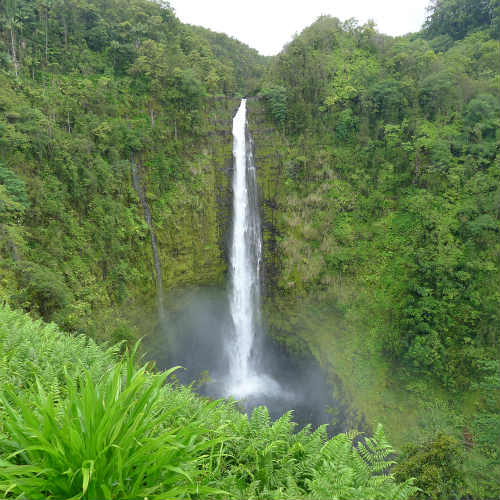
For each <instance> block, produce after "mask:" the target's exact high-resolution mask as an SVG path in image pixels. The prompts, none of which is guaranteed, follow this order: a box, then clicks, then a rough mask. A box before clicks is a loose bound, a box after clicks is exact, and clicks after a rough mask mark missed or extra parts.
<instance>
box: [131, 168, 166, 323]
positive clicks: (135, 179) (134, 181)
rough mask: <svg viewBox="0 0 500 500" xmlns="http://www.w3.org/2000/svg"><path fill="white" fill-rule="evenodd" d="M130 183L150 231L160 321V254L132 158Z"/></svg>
mask: <svg viewBox="0 0 500 500" xmlns="http://www.w3.org/2000/svg"><path fill="white" fill-rule="evenodd" d="M131 163H132V184H133V186H134V189H135V191H136V193H137V196H139V200H140V201H141V205H142V209H143V211H144V220H145V221H146V224H147V225H148V227H149V232H150V233H151V247H152V250H153V266H154V269H155V277H156V296H157V301H158V317H159V320H160V321H163V320H164V317H165V312H164V308H163V280H162V275H161V265H160V255H159V253H158V244H157V242H156V235H155V232H154V228H153V217H152V216H151V210H150V209H149V205H148V202H147V201H146V197H145V196H144V191H143V189H142V185H141V179H140V177H139V172H138V171H137V167H136V165H135V161H134V160H132V162H131Z"/></svg>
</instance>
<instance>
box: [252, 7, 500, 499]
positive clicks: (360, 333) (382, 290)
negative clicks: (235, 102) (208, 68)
mask: <svg viewBox="0 0 500 500" xmlns="http://www.w3.org/2000/svg"><path fill="white" fill-rule="evenodd" d="M456 3H460V5H462V4H464V5H465V4H466V3H467V2H445V1H443V2H437V3H436V5H435V6H434V10H433V11H432V12H431V15H430V18H429V21H428V23H427V25H426V27H425V29H424V30H423V31H422V32H421V33H419V34H414V35H409V36H407V37H402V38H396V39H392V38H390V37H386V36H383V35H380V34H379V33H377V32H376V30H375V29H374V27H373V26H371V25H369V24H368V25H365V26H357V25H356V24H355V23H351V22H348V23H341V22H340V21H338V20H337V19H334V18H330V17H322V18H320V19H318V21H317V22H316V23H314V24H313V25H312V26H310V27H309V28H307V29H306V30H304V32H303V33H302V34H301V35H300V36H298V37H297V38H296V39H295V40H294V41H293V42H291V43H290V44H289V45H288V46H287V47H286V48H285V50H284V51H283V52H282V53H281V54H279V55H278V56H277V57H276V58H275V59H274V60H273V62H272V65H271V68H270V70H269V72H268V75H267V77H266V82H265V84H264V85H263V89H262V92H261V95H262V97H263V99H264V103H265V107H264V109H262V105H261V104H260V103H259V102H255V101H254V102H253V104H252V109H251V112H250V116H251V119H252V120H253V123H252V132H253V135H254V138H255V149H256V162H257V164H258V165H259V166H260V167H261V174H260V184H261V189H262V193H263V205H264V208H263V211H264V235H265V247H266V248H265V255H266V256H265V259H264V260H265V263H266V279H267V290H266V292H267V295H268V300H267V307H266V308H267V318H268V322H269V324H270V326H271V328H272V331H273V332H274V334H275V335H277V336H279V337H280V338H282V339H283V340H284V341H286V342H289V343H295V341H296V339H297V337H298V338H300V339H302V340H306V341H307V342H308V343H309V345H310V346H311V347H312V349H313V350H314V351H315V352H316V354H317V356H318V357H319V358H320V359H323V360H324V361H325V362H327V361H329V362H330V363H331V366H332V367H333V368H332V369H333V370H334V371H335V372H336V373H337V374H339V375H340V376H341V378H342V380H343V382H344V384H345V385H346V386H347V387H348V388H349V389H350V390H351V394H352V397H353V399H354V401H355V403H354V406H356V407H358V408H362V409H363V412H364V414H365V415H366V416H367V418H368V421H369V422H376V421H382V422H385V424H386V426H387V428H389V429H390V431H391V433H392V434H391V435H394V437H395V438H396V440H397V442H398V444H400V445H401V446H403V444H404V443H407V442H417V443H419V445H418V446H422V447H423V449H426V450H428V449H429V448H433V447H434V446H436V448H435V451H436V453H439V451H438V448H439V446H441V445H439V444H436V443H439V439H440V438H439V435H440V433H447V434H449V435H450V436H453V439H454V440H456V441H455V442H456V443H458V444H459V448H460V449H461V450H462V451H461V452H460V453H462V452H463V453H464V455H463V458H462V460H463V462H464V463H465V466H464V467H465V469H464V470H467V473H466V475H468V479H469V482H468V484H467V485H466V486H464V485H463V484H461V483H460V482H457V483H456V484H455V486H454V487H455V490H453V491H452V490H449V489H448V490H447V489H446V488H445V487H444V482H443V480H440V479H438V476H439V474H444V473H443V472H441V473H438V472H435V474H436V475H433V473H431V472H429V471H427V473H422V474H423V476H425V475H426V474H427V477H426V478H424V479H422V481H421V482H420V483H419V484H420V486H421V487H423V489H424V491H425V493H424V494H423V495H424V497H432V498H450V497H453V496H458V497H461V496H462V495H467V494H470V495H472V497H474V498H496V496H498V487H497V485H496V479H494V477H496V476H497V472H498V468H499V453H498V447H496V448H495V451H491V449H490V448H488V447H486V448H481V445H479V442H484V441H485V439H486V440H487V441H489V442H490V443H495V442H497V441H498V435H499V424H500V423H499V422H498V419H497V418H496V417H494V416H493V415H495V414H496V413H498V411H499V402H498V396H497V395H496V392H495V391H496V389H495V387H498V383H499V380H498V347H499V346H498V331H499V327H500V321H499V311H500V310H499V307H498V306H499V291H498V282H499V249H500V246H499V212H498V207H499V170H498V151H499V127H500V119H499V70H498V60H499V43H498V40H497V39H496V36H495V34H496V33H497V26H498V16H497V14H495V11H494V10H492V11H488V12H489V13H490V14H489V15H488V16H486V18H485V17H484V16H482V17H481V16H479V14H478V13H477V12H476V11H475V10H474V9H472V11H471V12H470V13H469V14H467V15H470V16H472V17H471V19H469V21H467V19H466V20H462V21H461V22H463V23H464V24H465V25H466V26H467V30H468V31H467V32H464V33H462V34H461V35H460V36H458V34H457V35H456V36H453V37H452V38H450V39H446V40H444V39H443V38H442V33H441V32H442V31H443V30H445V31H446V30H449V31H450V33H452V28H451V27H447V26H446V24H442V23H446V19H450V15H449V12H450V9H453V8H454V7H453V6H454V5H455V4H456ZM483 3H484V4H486V3H487V2H486V3H485V2H483ZM481 5H482V4H481ZM492 7H493V4H492ZM464 15H465V14H464ZM495 16H496V17H495ZM449 22H451V21H449ZM439 23H441V24H439ZM478 23H479V24H478ZM438 24H439V26H440V27H439V28H438ZM445 41H446V43H444V42H445ZM491 384H493V385H491ZM480 387H482V389H480ZM493 394H495V396H492V395H493ZM486 400H489V401H490V403H486ZM491 405H492V406H491ZM487 407H488V408H489V410H486V408H487ZM478 408H483V410H484V411H487V412H490V413H489V415H490V417H489V427H488V428H486V427H483V426H482V425H483V423H484V422H485V421H484V420H483V414H482V413H478ZM493 408H495V409H494V410H493ZM491 412H493V413H491ZM480 421H481V422H482V424H480V423H479V422H480ZM486 436H487V437H486ZM441 444H442V443H441ZM418 446H417V448H418ZM445 447H446V446H445ZM453 453H454V452H453ZM453 453H450V454H448V455H447V456H448V457H451V456H452V455H453ZM457 453H458V452H457ZM444 455H446V453H445V454H444ZM444 455H443V456H444ZM412 456H413V455H412ZM421 458H422V456H421ZM409 460H410V462H411V460H413V459H411V458H409ZM427 460H428V465H429V464H430V463H431V462H432V460H430V459H429V456H428V457H427ZM438 461H439V460H438ZM445 462H446V459H445V458H443V459H442V460H441V463H445ZM479 464H481V465H479ZM429 466H430V465H429ZM491 467H494V469H491ZM413 470H414V471H415V470H416V469H413ZM436 470H437V469H436ZM492 470H495V471H496V472H495V473H493V472H492ZM486 471H489V472H486ZM476 475H477V476H479V477H476ZM473 476H474V477H473ZM431 478H433V479H431ZM447 482H448V486H450V484H451V483H452V481H447ZM436 485H441V486H436ZM426 488H427V489H426ZM440 488H442V489H441V490H440ZM452 489H453V487H452Z"/></svg>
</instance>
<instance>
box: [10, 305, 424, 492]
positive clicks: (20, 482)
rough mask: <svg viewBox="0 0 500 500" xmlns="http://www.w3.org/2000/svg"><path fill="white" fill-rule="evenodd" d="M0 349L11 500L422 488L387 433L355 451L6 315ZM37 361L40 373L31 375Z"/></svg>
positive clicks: (345, 437) (349, 443)
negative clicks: (402, 473) (398, 475)
mask: <svg viewBox="0 0 500 500" xmlns="http://www.w3.org/2000/svg"><path fill="white" fill-rule="evenodd" d="M19 338H20V339H22V342H20V343H18V339H19ZM28 343H29V344H30V345H31V349H30V350H29V351H28V352H27V351H26V345H27V344H28ZM0 346H1V347H2V352H3V353H4V355H3V357H2V364H1V365H0V380H2V390H1V391H0V416H1V419H0V422H1V423H0V493H1V494H2V496H5V497H7V498H11V497H12V498H14V497H15V498H17V497H26V498H88V499H101V498H116V499H120V498H124V499H129V498H145V497H148V498H228V497H229V498H276V499H278V498H346V499H358V498H373V499H380V500H384V499H386V498H394V499H407V498H409V496H410V495H411V494H413V493H415V492H416V491H417V489H416V488H415V487H413V486H412V482H413V479H408V480H405V481H402V482H399V483H398V482H396V481H395V480H394V477H393V476H392V475H391V474H388V473H387V468H388V467H389V466H391V465H392V464H393V463H394V461H393V460H390V459H389V455H391V453H392V452H393V449H392V447H391V446H390V445H389V444H388V442H387V440H386V438H385V436H384V433H383V431H382V428H381V427H379V428H378V429H377V431H376V432H375V434H374V435H373V437H372V438H367V439H365V440H364V441H359V442H358V443H357V444H356V445H353V438H354V437H355V435H356V434H354V433H351V434H339V435H337V436H335V437H334V438H332V439H327V436H326V431H325V428H324V427H320V428H318V429H317V430H315V431H314V432H312V431H311V429H310V428H309V427H306V428H304V429H302V430H301V431H300V432H298V433H294V432H293V428H294V424H293V422H292V421H291V414H290V413H287V414H285V415H284V416H283V417H281V418H280V419H279V420H277V421H275V422H273V423H271V422H270V419H269V414H268V412H267V410H266V408H265V407H259V408H256V409H255V410H254V411H253V413H252V415H251V416H250V417H248V416H247V415H244V414H242V413H240V412H239V411H238V410H237V408H236V407H235V404H234V402H224V401H209V400H205V399H202V398H200V397H199V396H197V395H195V394H194V393H193V392H191V390H190V389H189V388H186V387H176V386H174V385H170V384H165V380H166V379H167V377H168V376H169V374H170V373H171V372H172V371H173V370H174V369H171V370H169V371H167V372H165V373H162V374H155V373H152V372H150V371H149V370H148V367H147V366H143V367H142V368H138V367H137V366H136V364H135V360H134V353H135V350H134V351H132V354H126V355H125V357H122V358H120V357H119V356H118V355H117V353H116V349H114V350H107V351H105V350H103V349H101V348H99V347H97V346H96V345H95V344H94V343H93V342H92V341H90V340H84V339H83V337H80V338H79V339H78V338H77V339H75V338H74V337H70V336H69V335H67V334H65V333H62V332H61V331H59V330H58V329H57V328H56V327H55V326H53V325H44V324H43V323H41V322H40V321H38V322H34V321H33V320H31V319H30V318H29V317H27V316H26V315H25V314H23V313H21V312H16V311H11V310H10V309H8V308H6V307H2V308H0ZM72 356H73V357H76V358H81V360H82V361H81V362H77V361H76V360H72V363H70V362H69V360H70V359H71V357H72ZM47 357H48V359H47ZM39 359H40V360H44V362H43V366H42V367H40V368H39V369H37V372H36V374H35V376H34V375H33V373H32V372H31V371H30V370H23V365H24V364H27V365H30V366H31V365H32V364H34V363H36V361H37V360H39ZM17 368H19V370H18V369H17Z"/></svg>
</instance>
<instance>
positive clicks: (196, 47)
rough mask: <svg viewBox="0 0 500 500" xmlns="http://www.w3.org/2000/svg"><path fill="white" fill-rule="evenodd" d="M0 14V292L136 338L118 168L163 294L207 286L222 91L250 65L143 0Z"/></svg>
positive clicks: (10, 5)
mask: <svg viewBox="0 0 500 500" xmlns="http://www.w3.org/2000/svg"><path fill="white" fill-rule="evenodd" d="M2 9H3V11H2V12H1V13H0V14H1V15H2V16H3V17H2V19H6V20H8V23H3V22H2V23H0V26H1V27H0V55H1V57H0V206H1V207H2V209H1V211H0V255H1V259H0V297H1V298H2V300H6V301H8V303H10V304H12V305H14V306H16V307H22V308H24V309H25V310H27V311H30V312H31V313H32V314H34V315H38V316H41V317H43V318H44V319H45V320H47V321H49V320H50V321H56V322H57V323H58V324H59V325H61V326H62V327H64V328H65V329H67V330H69V331H76V332H86V333H88V334H90V335H92V336H94V337H95V338H98V339H100V340H110V339H115V340H119V339H120V338H123V337H124V336H128V337H132V338H133V337H134V336H135V337H138V336H139V335H141V334H142V333H143V332H140V331H138V330H137V328H136V324H135V323H136V321H134V319H135V317H134V316H137V315H134V314H130V313H129V311H131V310H134V309H137V310H139V309H141V308H142V307H144V306H146V307H147V306H148V304H150V303H152V302H153V301H152V300H151V299H152V296H154V294H155V282H156V279H155V274H154V271H153V263H152V260H153V253H152V249H151V238H150V235H149V232H150V229H149V227H148V225H147V224H146V222H145V220H144V213H143V209H142V205H141V202H140V200H139V194H138V192H137V191H136V189H135V186H134V183H133V182H132V180H133V179H132V175H133V170H134V169H135V171H136V173H137V177H138V183H139V185H140V186H141V187H142V190H143V192H144V195H145V198H146V202H147V204H148V206H149V207H150V210H151V213H152V218H153V220H152V224H153V230H154V232H155V235H156V240H157V242H158V247H159V257H160V263H161V272H162V278H163V283H164V285H165V286H164V288H167V289H170V288H174V287H177V286H186V285H192V284H207V283H209V284H213V283H221V282H222V280H223V274H224V271H225V262H224V260H223V258H222V252H223V251H224V250H223V247H224V245H223V234H222V232H221V229H220V227H221V226H222V225H223V224H222V221H224V220H225V218H227V215H226V207H225V203H226V202H225V198H226V197H227V195H226V188H227V186H228V185H229V184H228V179H227V174H226V172H225V171H224V169H223V166H224V164H226V163H227V162H228V161H230V158H231V135H230V130H231V128H230V120H231V115H232V112H233V108H234V107H236V105H237V102H238V101H237V100H234V101H233V100H232V97H233V96H234V95H235V94H240V93H243V92H246V91H247V90H248V88H247V87H246V85H247V83H248V82H247V81H246V79H247V78H249V77H252V78H253V80H254V81H255V80H256V79H257V76H258V75H259V74H261V71H262V68H263V65H265V62H266V59H265V58H263V57H260V56H258V54H257V53H256V52H255V51H254V50H252V49H250V48H248V47H246V46H244V45H243V44H239V43H238V42H236V41H234V40H231V39H229V38H228V37H225V36H223V35H217V36H216V37H215V34H211V33H208V32H206V31H200V30H198V29H195V28H190V27H188V26H184V25H182V24H181V23H180V22H179V21H178V20H177V19H176V18H175V16H174V15H173V13H172V11H171V9H170V8H169V7H168V5H167V4H162V3H155V2H150V1H147V0H137V1H134V2H122V1H117V2H91V3H85V2H84V3H82V2H79V1H77V0H74V1H73V0H71V1H62V2H48V3H47V2H45V3H44V2H42V3H40V2H39V3H36V2H35V3H34V2H31V1H22V0H13V1H11V2H6V3H2ZM212 37H215V39H214V40H212ZM206 39H208V40H209V41H207V40H206ZM212 46H213V47H214V51H215V50H216V49H217V48H218V47H220V49H221V50H220V51H221V54H222V55H221V56H218V55H216V54H215V55H214V51H213V50H212V48H211V47H212ZM235 47H236V48H237V49H238V58H237V59H235V60H234V61H233V60H232V59H231V57H230V56H231V55H232V54H233V53H234V48H235ZM228 54H229V55H228ZM220 97H222V98H221V99H219V98H220ZM116 311H120V316H121V317H122V319H121V321H120V322H118V323H117V321H116V316H117V315H116Z"/></svg>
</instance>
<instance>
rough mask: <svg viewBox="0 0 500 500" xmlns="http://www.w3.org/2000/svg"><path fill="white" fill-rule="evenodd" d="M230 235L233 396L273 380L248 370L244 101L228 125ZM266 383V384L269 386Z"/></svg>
mask: <svg viewBox="0 0 500 500" xmlns="http://www.w3.org/2000/svg"><path fill="white" fill-rule="evenodd" d="M233 158H234V163H233V234H232V242H231V255H230V261H231V262H230V263H231V288H230V296H229V303H230V311H231V317H232V320H233V327H234V335H233V336H232V338H231V341H230V342H229V345H228V351H229V363H230V365H229V375H230V382H229V389H228V392H229V393H230V394H231V395H234V396H236V397H245V396H248V395H249V394H254V393H257V392H266V389H269V388H270V387H267V388H266V389H265V388H264V386H263V384H264V379H266V380H265V384H267V385H268V386H269V385H271V386H272V383H273V381H272V380H268V379H267V377H264V376H263V375H260V374H257V373H256V372H255V367H254V365H253V360H254V355H255V353H254V352H253V351H252V348H253V347H254V343H255V342H254V341H255V337H256V335H257V333H258V331H259V328H260V281H259V275H260V265H261V258H262V237H261V227H260V217H259V207H258V199H257V182H256V175H255V165H254V163H253V157H252V152H251V147H250V145H249V144H247V134H246V99H242V101H241V104H240V107H239V109H238V112H237V113H236V116H235V117H234V120H233ZM270 382H271V384H269V383H270Z"/></svg>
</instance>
